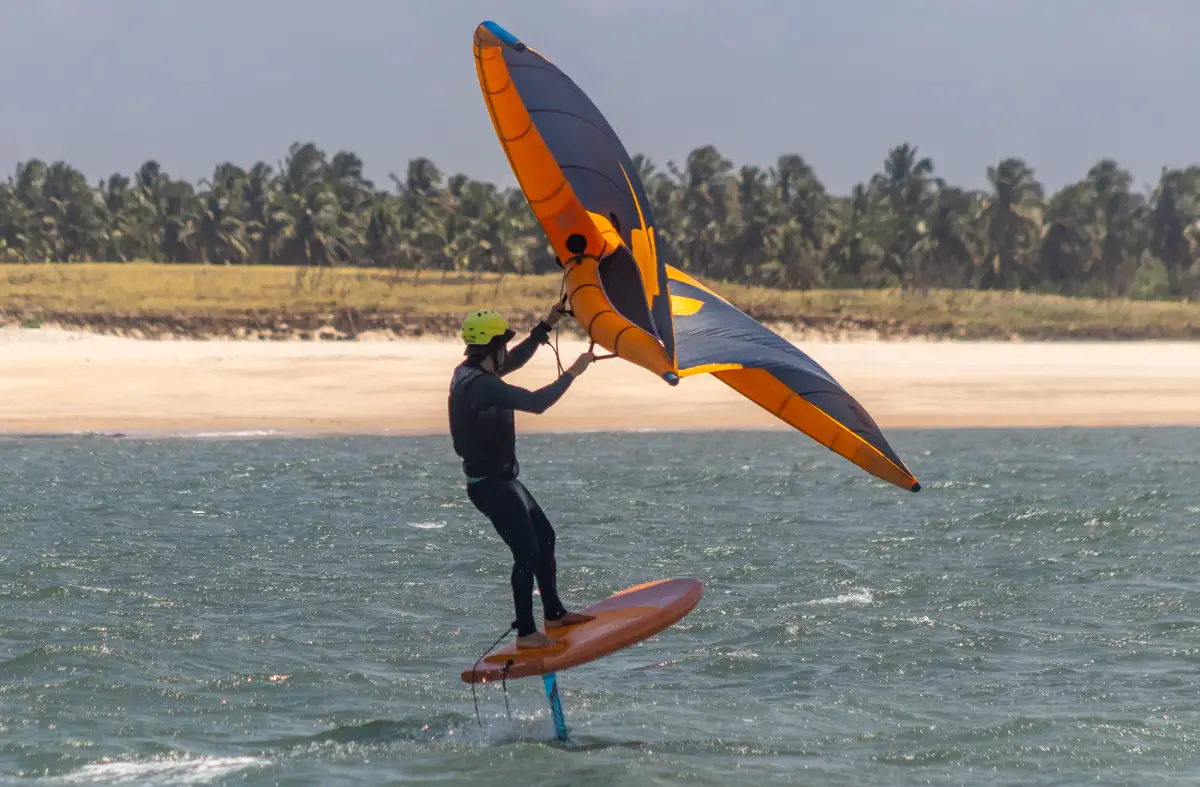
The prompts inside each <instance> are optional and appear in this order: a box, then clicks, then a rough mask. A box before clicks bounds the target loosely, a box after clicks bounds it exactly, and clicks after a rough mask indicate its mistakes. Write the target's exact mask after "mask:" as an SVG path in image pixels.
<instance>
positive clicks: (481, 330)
mask: <svg viewBox="0 0 1200 787" xmlns="http://www.w3.org/2000/svg"><path fill="white" fill-rule="evenodd" d="M514 335H515V334H514V332H513V331H511V330H509V328H508V321H507V320H505V319H504V315H502V314H500V313H499V312H496V311H492V310H491V309H485V310H483V311H478V312H472V313H471V314H468V315H467V316H466V317H465V318H464V319H463V322H462V337H463V341H464V342H466V343H467V344H469V345H476V346H486V345H488V344H491V343H492V342H493V341H495V340H496V339H503V340H504V341H508V340H509V339H511V338H512V337H513V336H514Z"/></svg>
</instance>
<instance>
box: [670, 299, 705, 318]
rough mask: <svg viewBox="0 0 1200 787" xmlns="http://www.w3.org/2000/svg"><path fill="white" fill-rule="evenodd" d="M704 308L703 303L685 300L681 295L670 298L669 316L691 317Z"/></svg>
mask: <svg viewBox="0 0 1200 787" xmlns="http://www.w3.org/2000/svg"><path fill="white" fill-rule="evenodd" d="M703 308H704V301H698V300H696V299H695V298H685V297H684V296H682V295H672V296H671V315H672V316H674V317H691V316H692V315H693V314H695V313H696V312H698V311H700V310H701V309H703Z"/></svg>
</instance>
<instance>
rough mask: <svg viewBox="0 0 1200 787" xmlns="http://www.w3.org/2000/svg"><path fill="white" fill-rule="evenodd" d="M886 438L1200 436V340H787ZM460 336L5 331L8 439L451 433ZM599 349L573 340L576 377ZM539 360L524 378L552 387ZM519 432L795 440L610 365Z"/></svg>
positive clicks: (740, 410)
mask: <svg viewBox="0 0 1200 787" xmlns="http://www.w3.org/2000/svg"><path fill="white" fill-rule="evenodd" d="M788 338H789V339H791V340H792V341H795V342H796V343H797V345H798V346H799V347H800V348H801V349H802V350H803V351H805V352H806V353H808V354H809V355H810V356H811V357H813V358H814V359H815V360H816V361H817V362H818V363H820V364H821V365H822V366H824V367H825V368H826V369H827V370H828V371H829V372H830V373H831V374H832V375H833V376H834V377H835V378H836V379H837V380H838V381H839V382H840V383H841V384H842V385H843V386H844V387H845V388H846V389H847V390H848V391H849V392H850V393H851V394H852V395H854V396H855V397H856V398H857V399H858V400H859V401H860V402H861V403H862V404H863V406H864V407H865V408H866V409H867V410H868V412H870V413H871V414H872V416H873V417H874V418H875V420H876V421H877V422H878V423H879V425H880V427H881V428H882V429H883V430H884V431H885V433H886V432H887V431H888V430H889V429H916V428H920V429H929V428H1004V427H1007V428H1020V427H1026V428H1047V427H1049V428H1053V427H1121V426H1124V427H1152V426H1200V395H1197V394H1198V393H1200V342H1166V341H1136V342H1112V341H1096V342H1084V341H1054V342H1023V341H990V342H989V341H963V340H937V339H902V340H889V341H882V340H878V339H870V338H853V337H850V338H839V339H818V338H812V337H811V336H799V337H793V336H789V337H788ZM461 347H462V345H461V343H459V342H457V341H455V340H453V339H442V338H436V339H434V338H413V339H394V338H393V339H389V340H385V341H370V340H361V339H360V340H358V341H338V342H313V341H303V340H284V341H247V340H236V339H204V340H189V339H177V340H162V341H149V340H138V339H130V338H120V337H115V336H108V335H101V334H94V333H87V332H76V331H69V330H61V329H56V328H41V329H20V328H11V327H10V328H4V329H0V435H4V436H12V435H15V434H22V435H62V434H71V433H80V434H84V433H91V434H123V435H128V436H131V437H132V436H138V437H152V436H193V437H205V436H219V437H236V436H238V435H245V436H257V437H313V436H334V435H380V436H388V435H395V436H402V435H403V436H410V435H439V434H446V419H447V416H446V395H447V386H448V383H449V379H450V374H451V371H452V369H453V367H454V366H455V365H456V364H457V363H459V361H460V360H461V358H462V350H461ZM586 348H587V343H586V342H584V341H581V340H579V339H574V338H572V339H567V338H563V339H562V340H561V341H560V352H561V355H562V362H563V365H564V366H565V365H568V364H569V363H570V362H571V361H572V360H574V358H575V357H576V356H577V355H578V354H579V353H580V352H582V351H583V350H585V349H586ZM556 374H557V367H556V364H555V358H554V354H553V352H552V351H551V350H550V349H548V348H542V349H541V350H540V351H539V352H538V354H537V355H536V356H535V357H534V359H533V360H532V361H531V362H530V363H529V364H528V365H527V366H526V367H525V368H524V369H521V370H520V371H518V372H516V373H514V374H513V375H512V376H511V377H510V378H509V379H510V380H511V381H512V382H513V383H515V384H517V385H522V386H525V387H528V388H536V387H539V386H541V385H544V384H546V383H548V382H550V381H551V380H552V379H554V377H555V375H556ZM517 420H518V428H519V430H520V431H521V432H522V433H530V434H532V433H570V432H598V431H651V430H658V431H681V430H687V431H696V430H704V431H707V430H730V429H737V430H742V429H788V428H790V427H787V426H786V425H784V424H782V423H781V422H780V421H778V420H777V419H775V418H774V417H773V416H772V415H771V414H770V413H768V412H766V411H765V410H763V409H761V408H759V407H758V406H757V405H755V404H753V403H752V402H750V401H748V400H746V399H744V398H743V397H741V396H740V395H739V394H737V393H736V392H735V391H733V390H732V389H730V388H728V387H726V386H725V385H724V384H722V383H721V382H720V381H718V380H717V379H715V378H712V377H709V376H707V375H704V376H699V377H693V378H685V379H684V380H683V381H682V382H681V383H680V384H679V385H678V386H676V387H671V386H668V385H667V384H666V383H664V382H663V381H662V380H660V379H658V378H657V377H655V376H654V375H652V374H651V373H649V372H647V371H645V370H644V369H641V368H640V367H637V366H634V365H632V364H629V363H625V362H623V361H620V360H608V361H602V362H599V363H597V364H596V365H594V366H593V367H592V368H591V369H589V370H588V372H587V373H586V374H585V375H584V376H583V377H581V378H580V379H579V380H577V381H576V382H575V383H574V384H573V385H572V387H571V389H570V390H568V392H567V393H566V395H565V396H564V397H563V398H562V400H561V401H560V402H559V403H558V404H556V405H555V406H554V407H553V408H551V410H550V411H548V412H547V413H544V414H543V415H540V416H534V415H527V414H523V413H521V414H518V416H517Z"/></svg>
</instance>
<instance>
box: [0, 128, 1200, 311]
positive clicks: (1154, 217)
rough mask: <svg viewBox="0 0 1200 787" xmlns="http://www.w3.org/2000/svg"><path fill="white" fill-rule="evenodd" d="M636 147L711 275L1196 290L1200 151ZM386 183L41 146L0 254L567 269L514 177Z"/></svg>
mask: <svg viewBox="0 0 1200 787" xmlns="http://www.w3.org/2000/svg"><path fill="white" fill-rule="evenodd" d="M496 155H497V156H499V155H501V153H500V151H499V149H498V148H497V151H496ZM636 163H637V166H638V169H639V171H640V173H641V176H642V179H643V181H644V183H645V185H646V189H647V192H648V193H649V195H650V201H651V203H652V206H653V210H654V213H655V216H656V222H657V227H656V232H657V238H658V248H659V250H660V253H661V255H662V256H663V258H664V259H665V260H666V261H667V262H668V263H670V264H672V265H676V266H677V267H680V268H683V269H685V270H688V271H690V272H691V273H693V274H695V275H699V276H702V277H705V278H707V279H708V280H710V281H714V282H717V283H722V282H724V283H739V284H744V285H757V286H764V287H775V288H782V289H803V290H807V289H817V288H827V289H847V288H853V289H884V288H891V287H901V288H904V289H906V290H912V289H923V288H940V289H957V290H967V289H976V290H990V291H996V290H1018V289H1020V290H1024V291H1033V292H1045V293H1055V294H1060V295H1071V296H1097V297H1133V298H1166V297H1172V298H1179V297H1182V296H1195V295H1196V294H1198V293H1200V265H1198V264H1197V260H1198V257H1200V255H1198V253H1197V251H1198V249H1197V241H1198V240H1200V222H1197V218H1198V216H1200V168H1195V167H1194V168H1189V169H1186V170H1164V171H1163V173H1162V176H1161V178H1160V180H1159V182H1158V184H1157V185H1156V186H1155V187H1154V188H1153V190H1152V191H1150V192H1149V193H1147V194H1141V193H1137V192H1136V191H1134V190H1133V187H1132V178H1131V177H1130V175H1129V173H1128V172H1126V171H1125V170H1123V169H1121V168H1120V167H1119V166H1118V165H1117V164H1116V163H1115V162H1113V161H1111V160H1104V161H1101V162H1099V163H1097V164H1096V165H1095V166H1094V167H1092V168H1091V169H1090V170H1089V171H1088V172H1087V173H1086V174H1085V175H1084V177H1083V179H1082V180H1081V181H1079V182H1078V183H1075V184H1072V185H1069V186H1067V187H1066V188H1064V189H1062V190H1061V191H1059V192H1058V193H1056V194H1052V195H1046V194H1045V193H1044V190H1043V188H1042V187H1041V185H1040V184H1039V183H1038V182H1037V180H1036V179H1035V177H1034V172H1033V171H1032V170H1031V169H1030V168H1029V167H1028V166H1027V165H1026V164H1025V163H1024V162H1023V161H1021V160H1020V159H1016V158H1010V159H1005V160H1004V161H1001V162H999V163H998V164H997V165H996V166H994V167H989V168H988V173H987V174H988V181H989V184H990V185H989V187H988V188H987V189H985V190H983V191H972V190H967V189H963V188H959V187H956V186H953V185H950V184H947V183H945V182H944V181H943V180H941V179H940V178H938V177H937V176H936V174H935V169H934V165H933V162H932V161H930V160H929V159H928V158H924V157H922V156H921V155H920V154H919V152H918V150H917V149H916V148H915V147H912V146H910V145H907V144H905V145H900V146H898V147H896V148H895V149H893V150H891V151H890V152H889V153H888V154H887V156H886V158H885V160H884V162H883V167H882V170H881V172H879V174H877V175H875V176H874V177H873V178H871V179H870V180H869V181H868V182H866V183H861V184H859V185H857V186H855V187H854V189H853V190H852V192H851V193H850V194H849V195H843V196H838V195H832V194H830V193H828V192H827V191H826V189H825V188H824V187H823V185H822V184H821V182H820V180H819V178H818V177H817V174H816V173H815V172H814V171H813V170H812V169H811V168H810V167H809V166H808V164H807V163H806V162H805V161H804V159H803V158H802V157H800V156H797V155H784V156H780V157H779V158H778V159H777V161H775V162H774V164H773V166H771V167H769V168H766V169H764V168H761V167H758V166H751V165H747V166H743V167H741V168H740V169H739V168H735V166H734V165H733V163H732V162H730V161H728V160H727V159H725V158H724V157H722V156H721V155H720V154H719V153H718V152H717V151H716V150H715V149H714V148H712V147H704V148H700V149H697V150H694V151H692V152H691V153H690V154H689V155H688V157H687V160H686V161H685V162H684V163H683V165H682V166H677V165H675V164H674V163H671V164H668V165H667V166H666V168H665V169H660V168H658V167H656V166H655V164H654V163H653V162H651V161H649V160H648V159H646V158H644V157H641V156H639V157H637V159H636ZM391 180H392V183H391V186H390V188H386V189H385V188H381V187H379V186H377V185H376V184H374V183H372V182H370V181H369V180H367V179H366V178H365V177H364V175H363V162H362V161H361V160H360V159H359V158H358V157H357V156H355V155H354V154H353V153H349V152H339V153H337V154H336V155H334V156H332V157H328V156H327V155H326V154H325V153H324V152H323V151H321V150H319V149H318V148H317V147H316V146H314V145H312V144H299V143H298V144H296V145H294V146H292V148H291V149H290V151H289V152H288V155H287V156H286V158H285V159H284V160H283V161H282V162H281V164H280V166H279V167H278V169H275V168H273V167H271V166H269V165H268V164H266V163H263V162H259V163H256V164H253V165H252V166H251V167H250V168H249V169H244V168H242V167H241V166H238V165H235V164H231V163H223V164H220V165H218V166H217V167H216V168H215V169H214V171H213V174H212V176H211V177H210V178H207V179H205V180H202V181H201V182H200V183H198V184H196V185H192V184H189V183H186V182H183V181H179V180H175V179H173V178H171V177H170V176H169V175H168V174H167V173H166V172H164V171H163V170H162V168H161V167H160V166H159V165H158V164H157V163H155V162H153V161H150V162H147V163H146V164H144V165H142V166H141V167H140V168H139V169H138V171H137V172H136V173H135V174H134V175H133V177H132V178H130V177H126V176H124V175H120V174H116V175H112V176H110V177H108V178H105V179H103V180H101V181H100V182H99V183H98V184H96V185H95V186H93V185H91V184H89V183H88V182H87V179H86V178H85V177H84V176H83V174H82V173H80V172H79V171H78V170H76V169H74V168H72V167H71V166H70V165H68V164H66V163H65V162H56V163H52V164H49V165H47V164H45V163H43V162H41V161H29V162H25V163H23V164H20V165H19V166H18V167H17V169H16V171H15V173H14V174H13V175H12V176H11V177H10V178H8V180H7V182H6V183H3V184H0V259H7V260H10V261H25V262H47V261H52V262H82V261H88V260H103V261H114V262H123V261H130V260H138V259H147V260H153V261H157V262H170V263H180V262H210V263H249V262H256V263H282V264H289V265H305V266H328V265H352V266H361V267H367V268H387V269H392V270H402V271H412V272H421V273H422V275H423V276H434V277H436V276H437V275H440V274H455V275H464V274H466V275H469V276H472V277H473V276H477V275H481V274H484V273H552V272H553V271H554V270H555V265H554V260H553V256H552V254H551V253H550V251H549V249H548V247H547V244H546V241H545V238H544V237H543V235H542V233H541V230H540V229H539V228H538V226H537V225H536V223H535V221H534V220H533V217H532V214H531V212H530V211H529V208H528V205H527V204H526V202H525V200H524V198H523V196H522V195H521V194H520V192H519V191H516V190H500V189H498V188H497V187H496V186H494V185H492V184H489V183H481V182H478V181H474V180H471V179H470V178H468V177H467V176H465V175H454V176H452V177H449V178H445V177H443V174H442V173H441V172H440V171H439V170H438V168H437V167H436V166H435V165H434V164H433V163H432V162H430V161H428V160H427V159H417V160H414V161H412V162H411V163H410V164H409V166H408V170H407V172H406V173H404V175H403V176H399V177H398V176H392V179H391ZM156 275H158V273H157V272H156ZM192 275H199V274H191V273H189V274H186V276H192ZM339 276H340V274H339ZM339 280H340V279H339ZM528 285H529V282H528V281H526V282H524V283H522V286H528ZM381 286H382V285H381ZM506 286H512V285H506ZM539 286H540V285H539ZM331 292H332V291H331ZM431 292H432V291H431ZM456 292H457V291H456ZM96 297H99V298H102V299H104V298H109V297H119V296H118V295H117V294H115V293H108V292H106V293H104V294H103V296H100V295H98V296H96ZM314 297H315V296H314ZM322 297H324V296H322ZM330 297H333V296H332V295H331V296H330ZM371 297H374V296H371ZM439 297H440V296H439ZM455 297H457V296H455ZM514 297H515V296H514ZM755 297H758V296H755ZM763 297H764V298H765V297H766V296H763ZM792 297H797V298H798V297H800V296H790V295H789V296H788V298H792ZM864 297H865V296H864ZM264 299H266V298H265V296H264ZM967 300H968V301H970V298H968V299H967ZM142 306H146V305H145V304H142ZM1080 308H1084V307H1080ZM1087 308H1090V307H1087Z"/></svg>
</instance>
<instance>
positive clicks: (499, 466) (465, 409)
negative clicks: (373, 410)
mask: <svg viewBox="0 0 1200 787" xmlns="http://www.w3.org/2000/svg"><path fill="white" fill-rule="evenodd" d="M549 333H550V328H549V326H548V325H546V323H544V322H542V323H539V324H538V326H537V327H535V328H534V329H533V330H532V331H530V332H529V337H528V338H526V339H525V340H524V341H522V342H521V343H520V344H518V345H516V346H515V347H513V348H512V349H511V350H510V351H509V353H508V357H507V358H505V361H504V365H503V366H502V367H501V368H500V369H498V370H497V371H496V372H495V373H492V372H488V371H484V370H483V369H481V368H479V367H478V366H476V365H473V364H471V363H470V362H464V363H462V364H461V365H460V366H459V367H458V368H457V369H455V370H454V377H453V379H452V380H451V383H450V397H449V409H450V436H451V439H452V440H453V442H454V451H455V453H457V454H458V455H459V456H460V457H462V460H463V472H464V473H465V474H466V476H467V497H469V498H470V500H471V503H473V504H474V506H475V507H476V508H477V509H479V511H480V513H482V514H483V515H484V516H486V517H487V518H488V519H490V520H491V522H492V526H493V527H495V528H496V532H497V533H499V534H500V537H501V538H502V539H504V543H505V544H507V545H508V548H509V549H511V550H512V554H513V568H512V593H513V605H514V607H515V609H516V615H517V618H516V621H515V622H514V625H515V626H516V628H517V636H525V635H526V634H532V633H534V632H535V631H537V624H536V623H535V622H534V619H533V580H534V577H536V578H537V583H538V588H540V589H541V595H542V609H543V611H544V613H545V617H546V619H547V620H557V619H558V618H561V617H562V616H563V615H565V614H567V610H566V608H565V607H564V606H563V603H562V601H561V600H560V599H559V597H558V589H557V587H556V585H555V573H556V567H555V563H554V528H553V527H551V525H550V521H549V520H548V519H547V518H546V514H545V513H544V512H543V511H542V509H541V506H539V505H538V504H537V501H536V500H534V499H533V495H531V494H530V493H529V490H528V489H526V488H525V486H524V484H522V483H521V482H520V481H518V480H517V475H518V473H519V471H520V466H519V465H518V463H517V457H516V429H515V427H514V424H513V411H514V410H521V411H523V412H527V413H543V412H545V411H546V409H547V408H549V407H550V405H552V404H554V403H555V402H557V401H558V400H559V398H560V397H561V396H562V395H563V394H564V393H565V392H566V390H567V388H568V387H570V385H571V382H572V380H573V379H574V378H573V377H572V375H571V374H570V373H565V372H564V373H563V374H562V375H561V376H560V377H559V378H558V379H557V380H555V381H554V382H552V383H550V384H549V385H547V386H546V387H544V388H540V389H538V390H536V391H527V390H525V389H524V388H519V387H517V386H515V385H509V384H508V383H506V382H504V381H503V380H502V379H500V378H501V377H503V376H504V375H506V374H508V373H509V372H512V371H515V370H517V369H520V368H521V367H522V366H524V365H525V364H526V363H527V362H528V361H529V359H530V358H532V357H533V354H534V353H535V352H536V351H537V347H538V344H540V343H543V342H545V341H547V339H548V336H549Z"/></svg>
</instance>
